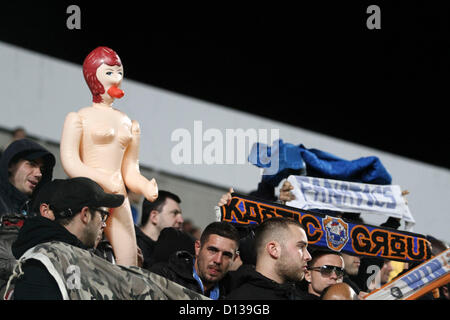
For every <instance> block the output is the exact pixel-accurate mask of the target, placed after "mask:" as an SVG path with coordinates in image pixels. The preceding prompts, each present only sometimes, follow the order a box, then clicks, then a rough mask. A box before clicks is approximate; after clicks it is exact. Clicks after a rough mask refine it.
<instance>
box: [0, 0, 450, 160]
mask: <svg viewBox="0 0 450 320" xmlns="http://www.w3.org/2000/svg"><path fill="white" fill-rule="evenodd" d="M391 2H392V1H391ZM49 3H51V2H46V1H39V2H36V3H35V4H34V5H24V4H22V3H5V4H2V9H1V13H0V18H1V20H0V41H5V42H9V43H12V44H15V45H18V46H21V47H24V48H27V49H31V50H35V51H38V52H41V53H44V54H47V55H50V56H54V57H58V58H60V59H64V60H67V61H71V62H74V63H77V64H80V65H81V64H82V62H83V60H84V58H85V56H86V55H87V54H88V53H89V52H90V51H91V50H92V49H94V48H95V47H97V46H100V45H105V46H109V47H111V48H112V49H114V50H115V51H117V53H118V54H119V56H120V58H121V60H122V62H123V64H124V67H125V76H126V78H129V79H133V80H137V81H141V82H145V83H148V84H150V85H153V86H156V87H160V88H164V89H168V90H172V91H175V92H179V93H182V94H185V95H188V96H192V97H196V98H199V99H202V100H206V101H210V102H213V103H217V104H220V105H223V106H225V107H229V108H231V109H236V110H241V111H245V112H248V113H253V114H258V115H260V116H264V117H267V118H271V119H274V120H278V121H281V122H285V123H288V124H290V125H293V126H297V127H300V128H305V129H309V130H313V131H316V132H320V133H324V134H327V135H331V136H334V137H338V138H341V139H345V140H348V141H352V142H356V143H359V144H363V145H366V146H369V147H373V148H377V149H380V150H384V151H388V152H391V153H394V154H398V155H402V156H405V157H409V158H413V159H416V160H420V161H425V162H428V163H431V164H435V165H438V166H442V167H446V168H450V157H449V155H450V152H449V151H448V146H449V143H448V142H447V138H448V137H449V134H448V127H449V121H448V120H447V119H448V118H449V116H448V115H447V114H446V109H447V108H448V106H449V98H448V94H449V88H450V86H449V84H450V83H449V82H450V81H449V78H450V77H449V76H450V70H449V69H450V68H449V61H450V52H449V51H450V50H449V39H450V37H449V31H450V30H449V29H450V28H449V24H450V14H449V11H448V9H447V8H445V7H443V6H439V5H436V4H429V2H422V3H414V4H413V3H412V2H404V3H398V4H387V3H386V4H384V3H378V5H379V7H380V9H381V29H378V30H377V29H375V30H370V29H368V28H367V26H366V20H367V19H368V18H369V16H370V14H369V13H367V12H366V9H367V7H368V6H369V5H370V4H377V3H376V2H367V3H363V2H361V1H329V2H322V1H318V2H317V3H318V4H314V5H313V4H308V5H305V4H301V3H302V2H300V4H299V5H297V6H293V7H289V6H287V5H277V4H275V2H272V4H271V5H269V4H268V5H261V4H257V3H255V4H254V5H253V6H247V7H244V6H242V5H238V4H235V5H226V4H223V5H222V6H220V5H214V6H211V7H204V6H202V7H201V6H198V7H193V6H183V7H180V6H179V5H175V4H173V5H172V7H169V6H167V7H162V6H155V5H152V4H150V5H148V4H147V5H144V4H143V2H142V1H140V2H137V4H136V5H128V4H125V3H126V2H122V5H121V6H119V5H115V4H114V3H116V2H111V3H110V4H108V5H107V6H100V5H98V4H97V5H93V4H89V5H88V4H85V3H84V2H83V3H81V4H80V3H78V5H79V7H80V9H81V16H80V21H81V29H80V30H76V29H75V30H69V29H68V28H67V26H66V22H67V19H68V18H69V16H70V14H68V13H66V9H67V7H68V6H69V5H70V4H77V2H76V1H75V2H74V1H72V2H64V1H61V2H58V4H51V5H50V4H49ZM396 3H397V1H396ZM281 138H282V137H281ZM289 142H291V143H295V144H299V143H302V141H289ZM306 147H308V148H314V147H315V146H306ZM324 151H326V150H324Z"/></svg>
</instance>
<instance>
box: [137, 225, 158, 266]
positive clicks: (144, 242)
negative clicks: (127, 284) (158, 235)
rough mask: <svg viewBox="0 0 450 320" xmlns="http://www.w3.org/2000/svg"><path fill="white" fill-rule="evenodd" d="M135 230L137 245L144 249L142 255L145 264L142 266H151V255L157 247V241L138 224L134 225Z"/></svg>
mask: <svg viewBox="0 0 450 320" xmlns="http://www.w3.org/2000/svg"><path fill="white" fill-rule="evenodd" d="M134 231H135V232H136V243H137V246H138V247H139V248H140V249H141V251H142V256H143V257H144V265H143V266H142V267H143V268H144V269H149V268H150V257H151V255H152V253H153V250H154V248H155V244H156V241H154V240H153V239H151V238H150V237H149V236H147V235H146V234H145V233H144V232H142V230H141V228H139V227H138V226H134Z"/></svg>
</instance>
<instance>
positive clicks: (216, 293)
mask: <svg viewBox="0 0 450 320" xmlns="http://www.w3.org/2000/svg"><path fill="white" fill-rule="evenodd" d="M192 270H193V272H192V276H193V277H194V279H195V280H196V281H197V282H198V284H199V286H200V288H201V289H202V293H203V294H205V287H204V286H203V282H202V279H200V277H199V276H198V274H197V271H196V270H195V259H193V264H192ZM209 298H211V299H212V300H219V284H218V283H216V285H215V286H214V288H212V289H211V291H210V292H209Z"/></svg>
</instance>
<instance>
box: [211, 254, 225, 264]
mask: <svg viewBox="0 0 450 320" xmlns="http://www.w3.org/2000/svg"><path fill="white" fill-rule="evenodd" d="M222 257H223V254H222V252H216V254H215V255H214V256H213V262H214V263H215V264H221V263H222Z"/></svg>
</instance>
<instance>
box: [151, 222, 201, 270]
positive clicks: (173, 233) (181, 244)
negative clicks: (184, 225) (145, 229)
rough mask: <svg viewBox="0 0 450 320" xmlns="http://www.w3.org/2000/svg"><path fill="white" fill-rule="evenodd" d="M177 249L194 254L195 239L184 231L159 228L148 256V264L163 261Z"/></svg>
mask: <svg viewBox="0 0 450 320" xmlns="http://www.w3.org/2000/svg"><path fill="white" fill-rule="evenodd" d="M177 251H187V252H189V253H190V254H191V255H192V256H194V255H195V239H194V238H193V237H192V236H191V235H190V234H188V233H186V232H184V231H180V230H177V229H175V228H172V227H169V228H164V229H162V230H161V233H160V234H159V237H158V240H157V241H156V244H155V248H154V249H153V252H152V255H151V256H150V264H154V263H158V262H165V261H168V260H169V257H170V256H171V255H172V254H173V253H175V252H177Z"/></svg>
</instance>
